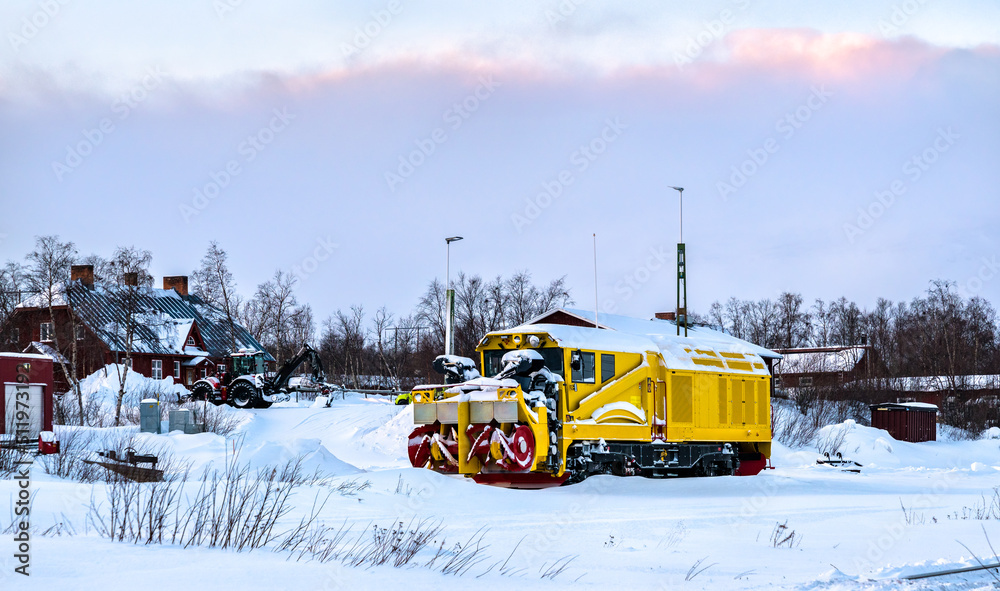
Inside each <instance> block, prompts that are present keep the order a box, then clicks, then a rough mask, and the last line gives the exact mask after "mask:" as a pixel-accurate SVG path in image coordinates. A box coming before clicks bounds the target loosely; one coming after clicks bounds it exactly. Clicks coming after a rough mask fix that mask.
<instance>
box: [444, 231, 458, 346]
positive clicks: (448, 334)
mask: <svg viewBox="0 0 1000 591" xmlns="http://www.w3.org/2000/svg"><path fill="white" fill-rule="evenodd" d="M459 240H462V237H461V236H452V237H451V238H445V239H444V241H445V243H446V245H447V246H446V250H447V256H446V259H445V290H446V291H445V319H444V354H445V355H454V354H455V335H454V332H455V290H454V289H452V288H451V243H452V242H458V241H459Z"/></svg>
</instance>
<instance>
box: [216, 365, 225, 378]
mask: <svg viewBox="0 0 1000 591" xmlns="http://www.w3.org/2000/svg"><path fill="white" fill-rule="evenodd" d="M224 373H226V366H225V365H222V364H221V363H220V364H218V365H216V366H215V375H217V376H221V375H222V374H224Z"/></svg>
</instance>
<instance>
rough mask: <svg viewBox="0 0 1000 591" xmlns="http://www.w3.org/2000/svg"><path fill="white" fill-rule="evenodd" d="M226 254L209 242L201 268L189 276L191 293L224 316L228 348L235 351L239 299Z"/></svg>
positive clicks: (215, 243) (214, 242)
mask: <svg viewBox="0 0 1000 591" xmlns="http://www.w3.org/2000/svg"><path fill="white" fill-rule="evenodd" d="M228 258H229V255H228V254H227V253H226V251H225V250H223V249H222V247H220V246H219V243H218V242H216V241H214V240H213V241H211V242H210V243H209V244H208V250H207V251H206V252H205V256H204V257H202V259H201V267H199V268H198V270H197V271H194V272H193V273H192V274H191V278H192V280H193V282H194V289H193V290H192V292H193V293H194V294H196V295H197V296H198V297H200V298H201V299H202V300H204V301H205V302H206V303H208V304H210V305H212V306H214V307H216V308H218V309H219V310H222V313H223V314H225V315H226V324H227V326H228V332H229V346H230V350H231V351H235V350H236V317H237V311H238V310H239V307H240V297H239V295H238V294H237V293H236V281H235V280H234V279H233V274H232V272H231V271H230V270H229V265H228V264H227V262H226V261H227V259H228Z"/></svg>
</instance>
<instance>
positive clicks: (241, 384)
mask: <svg viewBox="0 0 1000 591" xmlns="http://www.w3.org/2000/svg"><path fill="white" fill-rule="evenodd" d="M259 397H260V395H259V394H258V392H257V388H256V386H254V385H253V384H251V383H250V382H247V381H245V380H240V381H237V382H235V383H233V384H232V385H231V386H229V403H230V404H232V405H233V406H235V407H236V408H253V406H254V402H255V401H256V400H257V399H258V398H259Z"/></svg>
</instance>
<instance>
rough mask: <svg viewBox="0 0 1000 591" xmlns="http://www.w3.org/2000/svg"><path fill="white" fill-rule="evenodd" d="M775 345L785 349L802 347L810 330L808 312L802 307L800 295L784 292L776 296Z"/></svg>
mask: <svg viewBox="0 0 1000 591" xmlns="http://www.w3.org/2000/svg"><path fill="white" fill-rule="evenodd" d="M777 314H778V320H777V322H778V327H777V328H778V335H777V341H776V342H777V345H778V346H779V347H784V348H787V349H791V348H795V347H802V346H803V345H805V344H806V343H807V342H808V341H809V336H810V332H811V326H810V320H811V319H810V317H809V312H807V311H805V310H803V308H802V296H801V295H799V294H797V293H789V292H784V293H782V294H781V295H779V296H778V302H777Z"/></svg>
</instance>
